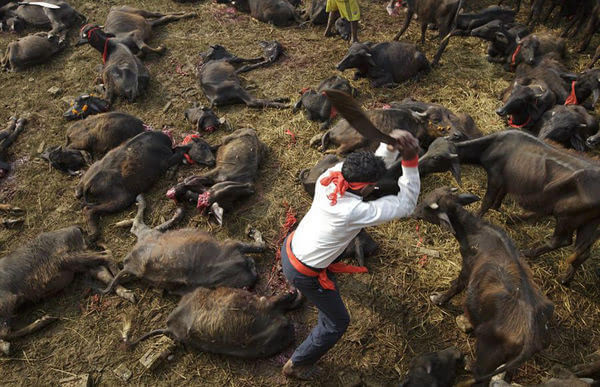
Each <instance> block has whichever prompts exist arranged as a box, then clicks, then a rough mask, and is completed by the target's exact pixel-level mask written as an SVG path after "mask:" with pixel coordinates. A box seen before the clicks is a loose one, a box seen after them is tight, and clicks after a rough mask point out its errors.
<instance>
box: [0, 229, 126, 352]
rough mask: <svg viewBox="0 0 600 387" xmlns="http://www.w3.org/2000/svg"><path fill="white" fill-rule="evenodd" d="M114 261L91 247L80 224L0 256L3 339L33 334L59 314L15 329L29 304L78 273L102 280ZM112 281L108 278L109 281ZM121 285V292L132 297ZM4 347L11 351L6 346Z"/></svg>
mask: <svg viewBox="0 0 600 387" xmlns="http://www.w3.org/2000/svg"><path fill="white" fill-rule="evenodd" d="M107 268H114V264H113V263H112V261H111V260H110V259H109V258H108V255H107V254H106V253H104V252H97V251H92V250H89V249H88V248H87V246H86V243H85V239H84V234H83V232H82V230H81V228H79V227H75V226H72V227H67V228H63V229H61V230H56V231H50V232H45V233H42V234H40V235H38V236H37V237H36V238H34V239H33V240H31V241H30V242H28V243H27V244H26V245H24V246H22V247H20V248H18V249H16V250H15V251H13V252H12V253H10V254H8V255H6V256H5V257H3V258H2V259H0V342H2V341H3V340H12V339H14V338H17V337H21V336H24V335H27V334H30V333H32V332H34V331H36V330H38V329H41V328H42V327H43V326H45V325H47V324H48V323H50V322H52V321H53V320H56V318H55V317H49V316H44V317H43V318H41V319H39V320H37V321H35V322H34V323H32V324H30V325H28V326H27V327H25V328H23V329H20V330H18V331H14V332H11V319H12V318H13V317H14V316H15V313H16V312H17V310H18V308H19V307H20V306H22V305H23V304H26V303H32V302H39V301H41V300H42V299H44V298H48V297H50V296H52V295H54V294H55V293H57V292H59V291H61V290H63V289H64V288H66V287H67V286H68V285H69V284H70V283H71V281H72V280H73V277H74V276H75V274H77V273H84V272H87V273H90V274H92V275H93V276H95V277H96V278H98V279H99V280H101V281H102V282H105V283H106V282H108V281H110V280H111V279H112V275H111V274H110V273H109V272H108V269H107ZM107 280H108V281H107ZM123 290H124V289H123V288H122V287H121V288H119V292H118V293H120V295H121V296H122V297H123V296H125V297H126V298H127V299H130V298H129V296H130V295H128V293H127V292H126V291H124V292H123ZM4 349H5V351H6V352H8V350H7V347H6V345H4Z"/></svg>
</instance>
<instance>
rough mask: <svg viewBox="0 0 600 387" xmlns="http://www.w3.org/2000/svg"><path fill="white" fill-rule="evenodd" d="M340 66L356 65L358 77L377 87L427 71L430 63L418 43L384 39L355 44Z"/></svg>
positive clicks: (341, 67) (352, 66)
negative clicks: (366, 79) (418, 48)
mask: <svg viewBox="0 0 600 387" xmlns="http://www.w3.org/2000/svg"><path fill="white" fill-rule="evenodd" d="M336 68H337V69H338V70H339V71H344V70H346V69H351V68H356V69H358V70H357V71H356V72H355V73H354V79H355V80H356V79H358V78H369V79H370V80H371V86H373V87H393V86H396V85H397V84H399V83H401V82H404V81H407V80H409V79H411V78H415V77H418V76H419V75H420V74H421V73H422V72H427V71H428V70H429V69H430V65H429V61H428V60H427V58H426V57H425V55H424V54H423V53H422V52H420V51H418V50H417V47H416V46H415V45H414V44H410V43H401V42H384V43H353V44H352V45H351V46H350V48H349V49H348V53H347V54H346V56H345V57H344V58H342V60H341V61H340V62H339V63H338V64H337V65H336Z"/></svg>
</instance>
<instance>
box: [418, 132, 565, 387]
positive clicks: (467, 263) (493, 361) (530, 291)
mask: <svg viewBox="0 0 600 387" xmlns="http://www.w3.org/2000/svg"><path fill="white" fill-rule="evenodd" d="M475 141H477V140H475ZM454 190H455V189H450V188H448V187H444V188H438V189H436V190H434V191H433V192H430V193H429V194H427V195H426V196H425V197H424V198H423V200H422V202H421V203H420V204H419V205H418V206H417V208H416V209H415V212H414V214H413V216H414V217H416V218H417V219H422V220H425V221H428V222H430V223H433V224H438V225H440V226H442V227H444V228H446V229H448V230H449V231H450V232H451V233H452V234H454V236H455V237H456V239H457V241H458V243H459V244H460V252H461V256H462V267H461V271H460V274H459V275H458V278H456V279H455V280H454V281H452V284H451V286H450V289H448V290H447V291H446V292H444V293H443V294H437V293H436V294H433V295H432V296H431V301H432V302H433V303H435V304H436V305H444V304H446V303H447V302H448V301H449V300H450V299H452V298H453V297H454V296H455V295H457V294H458V293H460V292H462V291H463V290H465V291H466V298H465V314H466V316H467V318H468V320H469V322H470V323H471V325H472V326H473V333H474V335H475V337H476V339H477V342H476V346H475V356H476V361H475V368H474V370H473V371H474V374H475V382H476V385H477V386H487V385H488V384H489V380H490V378H491V377H492V376H494V375H496V374H498V373H501V372H504V371H506V370H511V371H512V370H514V369H516V368H517V367H519V366H520V365H521V364H522V363H523V362H525V361H527V360H528V359H529V358H530V357H531V356H533V355H534V354H535V353H537V352H539V351H541V350H543V349H544V348H546V347H547V346H548V344H550V335H549V326H548V324H549V323H550V321H551V319H552V315H553V312H554V305H553V304H552V303H551V302H550V301H549V300H548V299H547V298H546V297H545V296H544V295H543V294H542V293H541V292H540V290H539V288H538V287H537V286H536V284H535V283H534V282H533V278H532V274H531V269H530V268H529V266H528V265H527V263H526V262H525V261H524V260H522V259H521V258H520V257H519V250H518V249H517V248H516V246H515V245H514V243H513V241H512V240H511V239H510V238H509V237H508V235H506V233H505V232H504V231H503V230H501V229H500V228H498V227H496V226H493V225H492V224H490V223H488V222H486V221H484V220H482V219H480V218H478V217H476V216H475V215H473V214H471V213H470V212H468V211H467V210H465V209H464V208H463V207H462V206H463V205H467V204H469V203H472V202H474V201H476V200H479V198H478V197H476V196H475V195H471V194H456V193H454Z"/></svg>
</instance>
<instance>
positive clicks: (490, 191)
mask: <svg viewBox="0 0 600 387" xmlns="http://www.w3.org/2000/svg"><path fill="white" fill-rule="evenodd" d="M501 180H502V178H501V177H499V176H495V174H493V173H492V172H491V171H488V184H487V190H486V191H485V196H484V197H483V200H482V201H481V209H480V210H479V212H478V213H477V216H479V217H482V216H483V215H485V213H486V212H487V211H488V210H489V209H490V208H492V207H493V206H494V205H495V204H497V202H498V201H499V202H500V203H502V198H503V197H504V196H502V195H503V191H504V189H503V188H502V181H501ZM499 197H500V199H499ZM499 206H500V205H498V207H499Z"/></svg>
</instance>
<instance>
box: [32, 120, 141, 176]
mask: <svg viewBox="0 0 600 387" xmlns="http://www.w3.org/2000/svg"><path fill="white" fill-rule="evenodd" d="M143 131H144V123H143V122H142V121H141V120H140V119H139V118H137V117H134V116H132V115H129V114H127V113H121V112H109V113H101V114H97V115H94V116H92V117H89V118H86V119H85V120H80V121H76V122H75V123H73V124H72V125H71V126H70V127H69V128H68V129H67V143H66V144H65V146H64V147H63V146H53V147H50V148H48V149H46V151H45V152H44V153H43V154H42V157H43V158H44V159H46V160H48V161H49V162H50V163H51V164H52V166H53V167H54V168H56V169H58V170H60V171H63V172H67V173H69V174H74V173H75V171H78V170H80V169H82V168H83V167H85V165H86V164H87V163H88V162H89V161H90V160H91V159H92V158H93V159H99V158H101V157H102V156H104V155H105V154H106V153H107V152H108V151H109V150H111V149H113V148H115V147H117V146H119V145H121V144H122V143H123V142H124V141H126V140H129V139H130V138H132V137H135V136H137V135H138V134H140V133H142V132H143ZM86 153H87V154H86Z"/></svg>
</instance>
